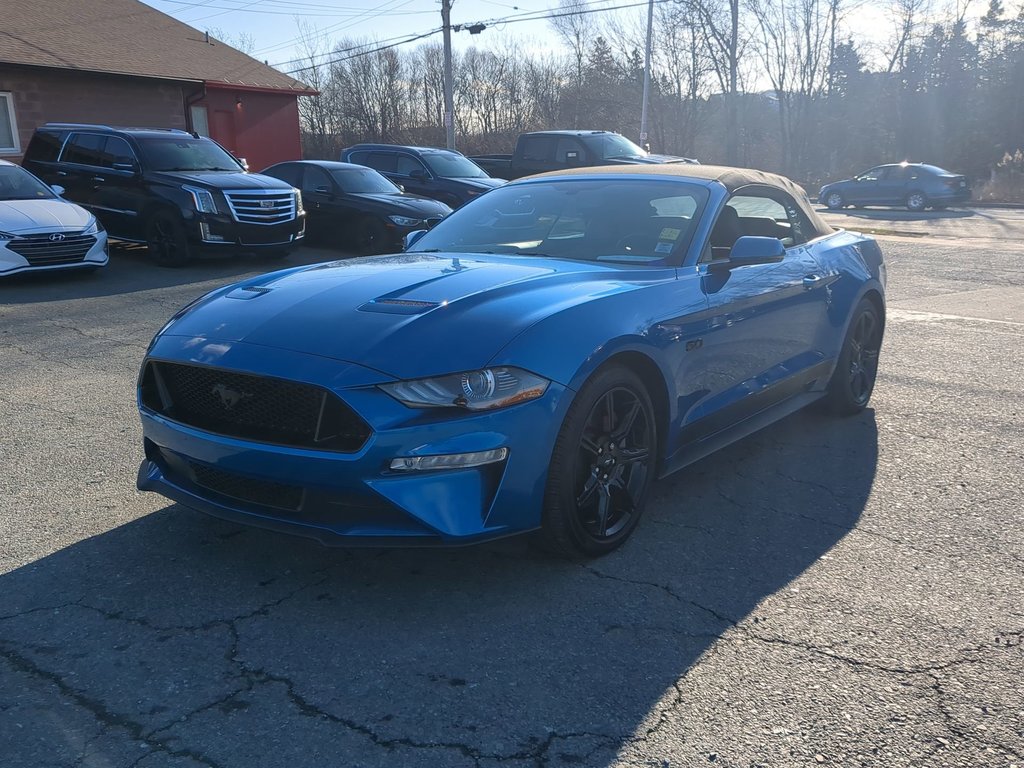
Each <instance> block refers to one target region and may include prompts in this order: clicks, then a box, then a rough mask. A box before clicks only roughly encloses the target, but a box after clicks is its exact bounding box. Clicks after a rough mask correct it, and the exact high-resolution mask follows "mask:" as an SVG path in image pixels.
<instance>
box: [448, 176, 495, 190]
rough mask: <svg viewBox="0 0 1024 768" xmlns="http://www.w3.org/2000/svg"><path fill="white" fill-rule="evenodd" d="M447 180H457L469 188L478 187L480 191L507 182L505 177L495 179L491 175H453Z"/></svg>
mask: <svg viewBox="0 0 1024 768" xmlns="http://www.w3.org/2000/svg"><path fill="white" fill-rule="evenodd" d="M449 181H457V182H459V183H460V184H464V185H465V186H467V187H469V188H470V189H478V190H480V191H481V192H486V191H487V190H489V189H494V188H495V187H500V186H502V185H504V184H508V182H507V181H506V180H505V179H496V178H494V177H493V176H469V177H464V176H458V177H455V176H453V177H450V178H449Z"/></svg>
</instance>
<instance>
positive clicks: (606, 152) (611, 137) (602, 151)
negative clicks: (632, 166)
mask: <svg viewBox="0 0 1024 768" xmlns="http://www.w3.org/2000/svg"><path fill="white" fill-rule="evenodd" d="M588 139H589V141H588V142H587V143H588V144H589V145H590V148H591V149H593V150H594V152H595V153H596V154H597V156H598V157H600V158H601V159H602V160H611V159H613V158H616V157H647V150H645V149H643V148H642V147H638V146H637V145H636V144H634V143H633V142H632V141H630V140H629V139H627V138H626V137H625V136H619V134H617V133H604V134H599V135H597V136H590V137H588Z"/></svg>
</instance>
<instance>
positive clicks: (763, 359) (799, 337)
mask: <svg viewBox="0 0 1024 768" xmlns="http://www.w3.org/2000/svg"><path fill="white" fill-rule="evenodd" d="M813 234H814V230H813V228H812V226H811V224H810V222H809V221H807V219H806V217H805V216H804V214H803V212H802V211H801V210H800V208H799V206H798V205H797V204H796V202H795V201H794V200H793V198H792V197H791V196H789V195H788V194H786V193H784V192H782V191H781V190H778V189H775V188H771V187H765V188H761V187H747V188H743V189H741V190H737V191H736V193H734V194H733V195H732V196H731V197H730V198H729V200H728V201H727V202H726V204H725V206H723V208H722V210H721V211H720V212H719V214H718V221H717V222H716V224H715V227H714V230H713V231H712V235H711V241H710V243H709V245H710V246H711V247H710V248H708V249H707V250H708V251H709V253H708V255H707V256H706V257H705V259H704V261H705V263H703V264H701V265H700V268H699V269H700V273H701V274H702V284H703V288H704V292H705V294H706V296H707V299H708V304H709V310H710V313H711V319H710V328H709V331H708V334H707V336H706V338H705V342H704V360H705V370H704V379H705V380H704V391H705V392H706V397H705V399H704V401H703V403H702V404H701V405H700V407H699V408H697V409H696V415H697V418H698V420H700V421H702V422H703V424H704V426H703V428H702V429H703V432H706V433H711V432H714V431H718V430H719V429H722V428H725V427H727V426H730V425H732V424H734V423H736V422H739V421H741V420H742V419H744V418H746V417H749V416H751V415H753V414H755V413H757V412H759V411H761V410H763V409H765V408H768V407H771V406H772V405H775V404H778V403H780V402H782V401H783V400H786V399H787V398H789V397H790V396H792V395H795V394H798V393H800V392H802V391H803V390H804V389H805V388H806V387H807V386H808V385H809V384H811V383H813V382H814V381H815V380H816V379H818V378H820V377H821V376H823V375H827V373H828V366H829V363H828V361H826V359H825V358H826V355H825V350H824V349H823V348H822V347H823V341H824V339H825V338H826V337H825V334H824V330H825V326H826V323H827V309H828V285H827V283H828V280H827V278H826V276H825V275H824V274H823V271H822V270H821V269H820V267H819V265H818V262H817V261H816V259H815V258H814V254H813V253H812V250H811V247H810V246H809V245H808V237H809V236H812V235H813ZM745 235H754V236H760V237H774V238H777V239H779V240H780V241H781V242H782V244H783V246H785V255H784V257H783V259H782V260H781V261H779V262H775V263H767V264H751V265H747V266H738V267H732V268H729V267H725V266H720V265H722V259H721V258H719V257H720V256H721V255H722V254H723V252H724V249H726V248H730V247H731V246H732V245H734V244H735V241H736V240H737V239H738V238H739V237H742V236H745ZM716 262H717V264H716Z"/></svg>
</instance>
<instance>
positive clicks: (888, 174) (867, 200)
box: [818, 163, 971, 211]
mask: <svg viewBox="0 0 1024 768" xmlns="http://www.w3.org/2000/svg"><path fill="white" fill-rule="evenodd" d="M970 199H971V187H970V184H968V183H967V177H965V176H961V175H960V174H956V173H950V172H949V171H946V170H943V169H942V168H939V167H938V166H935V165H927V164H925V163H890V164H888V165H879V166H876V167H874V168H872V169H871V170H868V171H864V173H859V174H857V175H856V176H854V177H853V178H852V179H843V180H842V181H834V182H832V183H831V184H826V185H825V186H824V187H822V188H821V191H820V192H819V193H818V201H819V202H821V203H824V204H825V205H826V206H828V207H829V208H831V209H832V210H839V209H841V208H845V207H846V206H848V205H853V206H856V207H857V208H861V207H863V206H865V205H900V206H906V208H907V210H910V211H923V210H924V209H925V208H933V209H934V210H936V211H939V210H942V209H943V208H946V207H948V206H950V205H954V204H956V203H965V202H967V201H968V200H970Z"/></svg>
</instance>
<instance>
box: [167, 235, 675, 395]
mask: <svg viewBox="0 0 1024 768" xmlns="http://www.w3.org/2000/svg"><path fill="white" fill-rule="evenodd" d="M663 274H664V275H665V276H667V277H674V271H673V270H665V271H664V273H663ZM651 277H652V274H651V272H649V271H647V272H644V271H642V270H629V269H624V268H621V267H615V266H610V265H602V264H596V263H587V262H569V261H561V260H556V259H546V258H541V257H529V258H522V257H521V258H518V259H516V258H508V257H501V256H477V255H468V254H426V253H407V254H400V255H395V256H376V257H368V258H363V259H347V260H344V261H337V262H330V263H326V264H318V265H313V266H309V267H300V268H297V269H294V270H287V271H284V272H277V273H272V274H269V275H264V276H262V277H260V278H257V279H255V280H250V281H245V282H243V283H238V284H236V285H234V286H228V287H227V288H224V289H221V290H219V291H217V292H216V293H214V294H211V295H210V296H209V297H207V298H206V299H204V300H202V301H199V302H198V303H196V304H195V305H193V306H192V307H191V308H190V309H189V310H187V311H185V312H184V313H182V314H181V315H180V316H179V317H178V319H176V320H175V321H173V322H172V323H170V324H169V325H168V326H167V327H166V328H165V329H164V330H163V331H162V335H169V336H184V337H188V338H190V339H194V340H195V342H194V343H190V344H189V345H188V346H190V347H191V348H199V347H201V346H202V344H201V342H202V341H215V342H232V341H239V342H245V343H248V344H256V345H262V346H266V347H273V348H278V349H287V350H292V351H296V352H301V353H306V354H311V355H318V356H322V357H327V358H331V359H334V360H339V361H346V362H350V363H356V364H359V365H362V366H365V367H367V368H372V369H374V370H376V371H379V372H381V373H384V374H386V375H388V376H392V377H394V378H416V377H421V376H433V375H439V374H444V373H453V372H458V371H463V370H472V369H474V368H479V367H481V366H483V365H485V364H486V363H487V362H488V361H489V360H490V359H491V358H492V357H493V356H494V355H495V354H497V352H498V351H499V350H500V349H501V348H502V347H503V346H505V345H506V344H507V343H508V342H509V341H511V340H512V339H513V338H515V337H516V336H517V335H518V334H519V333H520V332H522V331H523V330H525V329H526V328H528V327H529V326H530V325H532V324H533V323H535V322H537V321H538V320H540V319H542V318H543V317H545V316H547V315H549V314H552V313H553V312H556V311H558V310H559V309H562V308H567V307H569V306H573V305H575V304H577V303H580V302H583V301H588V300H592V299H595V298H598V297H604V296H609V295H612V294H615V293H619V292H622V291H629V290H633V289H635V288H637V287H639V286H640V285H644V284H649V282H650V280H651ZM538 373H543V372H540V371H538Z"/></svg>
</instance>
